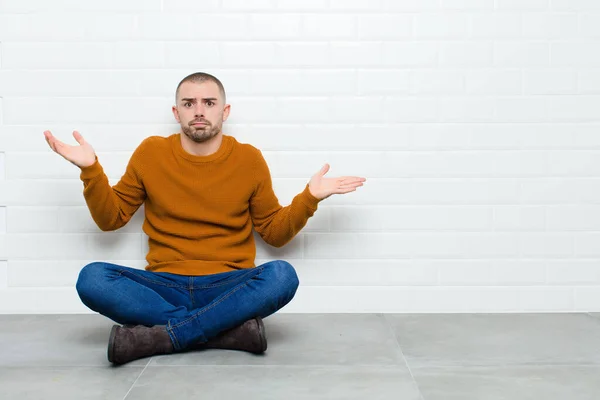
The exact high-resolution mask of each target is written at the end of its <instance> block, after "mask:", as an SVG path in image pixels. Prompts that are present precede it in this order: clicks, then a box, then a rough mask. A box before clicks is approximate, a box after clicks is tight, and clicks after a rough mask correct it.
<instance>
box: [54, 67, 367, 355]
mask: <svg viewBox="0 0 600 400" xmlns="http://www.w3.org/2000/svg"><path fill="white" fill-rule="evenodd" d="M230 108H231V107H230V105H229V104H227V103H226V97H225V90H224V88H223V85H222V84H221V82H220V81H219V80H218V79H217V78H215V77H214V76H212V75H209V74H206V73H195V74H192V75H189V76H187V77H186V78H184V79H183V80H182V81H181V82H180V83H179V85H178V87H177V91H176V105H175V106H173V115H174V116H175V119H176V120H177V122H179V124H180V125H181V132H180V133H177V134H174V135H171V136H169V137H159V136H153V137H149V138H147V139H145V140H144V141H143V142H142V143H141V144H140V145H139V147H138V148H137V149H136V150H135V152H134V154H133V155H132V157H131V159H130V161H129V164H128V166H127V169H126V171H125V174H124V175H123V177H122V178H121V180H120V181H119V182H118V183H117V184H116V185H115V186H113V187H111V186H110V184H109V182H108V178H107V177H106V175H105V174H104V172H103V169H102V166H101V165H100V163H99V161H98V158H97V157H96V154H95V152H94V150H93V148H92V146H90V144H89V143H87V142H86V141H85V140H84V138H83V137H82V136H81V135H80V134H79V133H78V132H76V131H75V132H73V136H74V137H75V140H76V141H77V142H78V143H79V145H78V146H70V145H67V144H65V143H62V142H60V141H59V140H57V139H56V138H55V137H54V136H53V135H52V133H51V132H49V131H46V132H44V136H45V137H46V141H47V142H48V144H49V146H50V147H51V148H52V150H54V151H55V152H56V153H58V154H59V155H61V156H62V157H64V158H65V159H66V160H68V161H70V162H72V163H73V164H75V165H77V166H78V167H79V168H80V169H81V180H82V181H83V185H84V191H83V194H84V197H85V200H86V202H87V205H88V208H89V210H90V213H91V215H92V218H93V219H94V221H95V222H96V224H97V225H98V227H99V228H100V229H102V230H104V231H110V230H115V229H118V228H120V227H122V226H123V225H125V224H126V223H127V222H128V221H129V220H130V218H131V217H132V215H133V214H134V213H135V211H136V210H137V209H138V208H139V207H140V206H141V205H142V203H144V204H145V206H144V209H145V219H144V225H143V229H144V232H145V233H146V234H147V235H148V243H149V251H148V254H147V256H146V260H147V262H148V265H147V266H146V268H145V270H139V269H134V268H128V267H125V266H120V265H115V264H109V263H104V262H96V263H92V264H89V265H86V266H85V267H84V268H83V269H82V270H81V273H80V275H79V278H78V281H77V292H78V293H79V296H80V298H81V300H82V301H83V303H84V304H85V305H86V306H88V307H89V308H90V309H92V310H94V311H96V312H98V313H100V314H102V315H105V316H106V317H108V318H110V319H112V320H113V321H115V322H117V323H119V324H124V326H119V325H115V326H113V328H112V331H111V333H110V338H109V343H108V359H109V361H110V362H112V363H114V364H123V363H127V362H129V361H132V360H135V359H138V358H141V357H148V356H152V355H155V354H167V353H173V352H179V351H184V350H188V349H197V348H225V349H237V350H245V351H249V352H253V353H262V352H264V351H265V350H266V347H267V343H266V335H265V332H264V326H263V323H262V320H261V318H265V317H266V316H268V315H270V314H273V313H274V312H276V311H277V310H279V309H280V308H282V307H283V306H285V305H286V304H287V303H288V302H289V301H290V300H291V299H292V298H293V296H294V294H295V292H296V289H297V287H298V277H297V276H296V272H295V270H294V268H293V267H292V266H291V265H290V264H289V263H287V262H285V261H280V260H277V261H272V262H268V263H266V264H263V265H260V266H255V265H254V257H255V254H256V248H255V244H254V237H253V235H252V228H253V227H254V229H255V230H256V231H257V232H258V233H259V234H260V236H261V237H262V238H263V239H264V240H265V242H267V243H269V244H270V245H273V246H276V247H280V246H283V245H284V244H286V243H287V242H289V241H290V240H291V239H292V238H293V237H294V236H295V235H296V234H297V233H298V232H299V231H300V230H301V229H302V228H303V227H304V226H305V224H306V222H307V220H308V218H310V217H311V216H312V215H313V214H314V212H315V211H316V210H317V205H318V203H319V202H320V201H321V200H323V199H325V198H327V197H329V196H330V195H332V194H343V193H348V192H352V191H354V190H356V188H357V187H359V186H362V185H363V182H364V181H365V179H364V178H360V177H350V176H346V177H341V178H326V177H325V176H324V175H325V174H326V173H327V171H328V169H329V165H327V164H326V165H325V166H324V167H323V168H322V169H321V170H320V171H319V172H318V173H317V174H315V175H314V176H313V177H312V178H311V179H310V182H309V183H308V184H307V185H306V187H305V189H304V190H303V191H302V193H300V194H298V195H297V196H296V197H295V198H294V199H293V201H292V203H291V204H290V205H288V206H287V207H282V206H281V205H280V204H279V202H278V199H277V197H276V196H275V194H274V192H273V188H272V183H271V176H270V173H269V169H268V166H267V164H266V162H265V160H264V158H263V157H262V154H261V152H260V151H259V150H257V149H256V148H254V147H252V146H251V145H248V144H242V143H239V142H237V141H236V140H235V139H234V138H233V137H231V136H228V135H224V134H223V133H222V126H223V122H225V121H226V120H227V117H228V116H229V112H230Z"/></svg>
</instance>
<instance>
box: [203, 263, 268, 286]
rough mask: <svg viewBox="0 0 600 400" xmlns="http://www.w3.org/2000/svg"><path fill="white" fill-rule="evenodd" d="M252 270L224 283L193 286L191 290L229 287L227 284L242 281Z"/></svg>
mask: <svg viewBox="0 0 600 400" xmlns="http://www.w3.org/2000/svg"><path fill="white" fill-rule="evenodd" d="M258 268H261V267H258ZM253 269H254V268H250V270H249V271H247V272H246V273H244V274H243V275H240V276H236V277H233V278H230V279H227V280H225V281H223V282H219V283H211V284H208V285H200V286H195V285H194V287H193V288H194V289H213V288H216V287H219V286H225V285H229V284H231V282H232V281H235V280H242V279H244V278H245V277H246V276H248V275H249V274H250V273H252V272H253V271H252V270H253ZM261 269H262V268H261ZM260 272H262V271H260ZM260 272H259V274H260Z"/></svg>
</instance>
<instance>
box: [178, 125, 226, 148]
mask: <svg viewBox="0 0 600 400" xmlns="http://www.w3.org/2000/svg"><path fill="white" fill-rule="evenodd" d="M193 122H194V121H190V123H189V124H188V125H187V126H186V125H183V124H181V130H182V132H183V134H184V135H185V136H187V137H188V138H190V140H192V141H193V142H194V143H203V142H206V141H207V140H210V139H212V138H214V137H215V136H217V135H218V134H219V132H220V131H221V128H222V126H223V124H219V125H216V126H213V125H212V124H211V123H210V122H208V121H206V120H203V122H206V123H207V125H205V126H203V127H195V126H193V125H192V123H193Z"/></svg>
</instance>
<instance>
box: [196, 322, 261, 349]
mask: <svg viewBox="0 0 600 400" xmlns="http://www.w3.org/2000/svg"><path fill="white" fill-rule="evenodd" d="M192 349H193V350H202V349H227V350H242V351H247V352H250V353H256V354H260V353H264V352H265V350H267V335H266V333H265V326H264V324H263V321H262V319H261V318H260V317H256V318H252V319H249V320H248V321H246V322H244V323H243V324H241V325H240V326H236V327H235V328H232V329H229V330H227V331H224V332H221V333H220V334H219V335H217V336H216V337H214V338H212V339H210V340H209V341H208V342H206V343H197V344H194V345H193V346H192Z"/></svg>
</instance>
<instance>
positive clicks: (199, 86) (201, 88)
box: [173, 81, 230, 143]
mask: <svg viewBox="0 0 600 400" xmlns="http://www.w3.org/2000/svg"><path fill="white" fill-rule="evenodd" d="M229 108H230V106H229V104H224V101H223V96H222V95H221V91H220V90H219V87H218V86H217V84H216V83H214V82H212V81H204V82H184V83H183V84H182V85H181V86H180V87H179V93H178V95H177V104H176V105H175V106H173V115H174V116H175V119H176V120H177V122H179V124H180V125H181V131H182V132H183V134H184V135H185V136H187V137H188V138H189V139H190V140H192V141H194V142H195V143H202V142H206V141H207V140H209V139H211V138H213V137H215V136H217V135H218V134H219V132H221V129H222V128H223V122H224V121H226V120H227V117H228V116H229Z"/></svg>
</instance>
